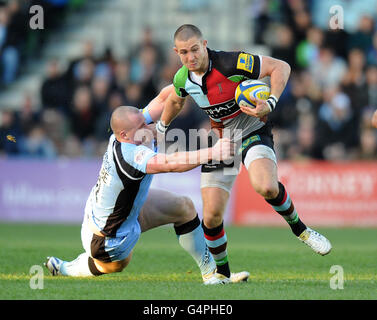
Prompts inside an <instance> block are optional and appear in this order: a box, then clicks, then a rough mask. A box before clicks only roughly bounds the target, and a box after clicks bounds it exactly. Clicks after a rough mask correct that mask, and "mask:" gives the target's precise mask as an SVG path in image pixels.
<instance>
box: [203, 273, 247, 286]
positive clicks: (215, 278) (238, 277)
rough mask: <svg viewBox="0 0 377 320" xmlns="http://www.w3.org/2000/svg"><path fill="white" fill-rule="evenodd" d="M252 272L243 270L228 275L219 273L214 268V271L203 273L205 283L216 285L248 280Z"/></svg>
mask: <svg viewBox="0 0 377 320" xmlns="http://www.w3.org/2000/svg"><path fill="white" fill-rule="evenodd" d="M249 276H250V273H249V272H247V271H241V272H237V273H231V274H230V277H229V278H228V277H226V276H224V275H223V274H221V273H217V272H216V270H214V271H213V272H212V273H209V274H206V275H203V283H204V285H216V284H228V283H238V282H246V281H247V280H248V279H249Z"/></svg>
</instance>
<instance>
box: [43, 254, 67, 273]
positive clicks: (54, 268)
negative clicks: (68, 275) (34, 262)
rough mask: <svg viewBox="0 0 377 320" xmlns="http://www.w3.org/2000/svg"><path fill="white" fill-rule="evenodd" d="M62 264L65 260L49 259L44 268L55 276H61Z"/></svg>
mask: <svg viewBox="0 0 377 320" xmlns="http://www.w3.org/2000/svg"><path fill="white" fill-rule="evenodd" d="M62 263H63V260H60V259H59V258H55V257H47V260H46V262H45V263H44V266H45V267H46V268H47V269H48V271H50V273H51V274H52V275H53V276H61V275H62V274H61V273H60V266H61V264H62Z"/></svg>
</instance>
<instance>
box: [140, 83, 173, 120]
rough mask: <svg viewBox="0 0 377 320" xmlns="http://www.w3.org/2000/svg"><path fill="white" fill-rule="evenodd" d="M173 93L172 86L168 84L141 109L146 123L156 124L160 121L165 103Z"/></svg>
mask: <svg viewBox="0 0 377 320" xmlns="http://www.w3.org/2000/svg"><path fill="white" fill-rule="evenodd" d="M173 91H174V86H173V84H170V85H168V86H166V87H164V88H162V90H161V91H160V93H159V94H158V95H157V96H156V97H155V98H154V99H153V100H152V101H151V102H149V104H148V105H147V106H146V107H145V108H144V109H143V114H144V117H145V119H146V123H147V124H149V123H152V122H157V120H159V119H160V117H161V114H162V110H163V109H164V107H165V102H166V100H167V98H168V97H169V95H170V94H171V93H172V92H173Z"/></svg>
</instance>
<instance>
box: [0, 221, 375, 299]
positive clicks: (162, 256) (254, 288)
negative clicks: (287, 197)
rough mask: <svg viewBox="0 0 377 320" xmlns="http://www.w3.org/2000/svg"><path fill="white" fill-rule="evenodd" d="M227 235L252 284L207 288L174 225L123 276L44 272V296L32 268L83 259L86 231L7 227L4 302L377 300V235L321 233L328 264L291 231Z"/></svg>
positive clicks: (237, 267) (243, 230) (146, 244)
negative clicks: (328, 248) (340, 277)
mask: <svg viewBox="0 0 377 320" xmlns="http://www.w3.org/2000/svg"><path fill="white" fill-rule="evenodd" d="M226 230H227V235H228V253H229V259H230V267H231V269H232V270H233V271H241V270H247V271H249V272H250V273H251V277H250V279H249V282H247V283H240V284H232V285H226V286H215V287H207V286H204V285H203V284H202V281H201V277H200V274H199V269H198V268H197V266H196V265H195V264H194V261H193V260H192V259H191V257H190V256H189V255H188V254H187V253H186V252H185V251H183V249H182V248H181V247H180V246H179V244H178V242H177V239H176V236H175V233H174V230H173V228H172V227H170V226H167V227H161V228H158V229H155V230H151V231H148V232H146V233H144V234H142V236H141V239H140V241H139V243H138V244H137V245H136V248H135V250H134V255H133V259H132V261H131V263H130V265H129V266H128V267H127V268H126V269H125V270H124V271H123V272H121V273H116V274H111V275H104V276H101V277H96V278H90V279H88V278H68V277H52V276H49V275H48V272H47V270H45V269H44V280H43V289H42V290H40V289H31V288H30V279H31V277H32V275H31V274H30V268H31V267H32V266H33V265H40V266H42V264H43V262H44V259H45V257H46V256H49V255H54V256H57V257H59V258H62V259H64V260H72V259H74V258H76V257H77V255H78V254H80V253H81V252H82V251H83V249H82V247H81V240H80V226H77V225H70V226H67V225H37V224H4V223H2V224H1V225H0V244H1V247H0V288H1V290H0V299H3V300H4V299H5V300H8V299H27V300H28V299H73V300H76V299H126V300H132V299H138V300H150V299H160V300H175V299H180V300H182V299H183V300H186V299H187V300H208V299H210V300H217V299H226V300H234V299H237V300H239V299H241V300H244V299H247V300H253V299H262V300H264V299H278V300H281V299H290V300H291V299H299V300H301V299H310V300H324V299H326V300H338V299H377V290H376V288H377V229H356V228H355V229H350V228H339V229H329V228H318V230H319V231H320V232H323V234H325V235H326V236H327V237H328V238H329V239H330V240H331V242H332V245H333V250H332V252H331V253H330V254H329V255H327V256H324V257H322V256H319V255H317V254H315V253H314V252H313V251H312V250H311V249H310V248H309V247H307V246H305V245H304V244H302V243H301V242H299V241H298V240H297V239H296V237H294V236H293V234H292V233H291V232H290V230H289V228H288V227H287V228H251V227H234V226H228V227H227V228H226ZM333 265H340V266H341V267H342V268H343V270H344V289H337V290H334V289H331V287H330V279H331V278H332V277H333V276H334V275H336V274H334V273H330V268H331V266H333ZM43 268H44V267H43ZM336 283H338V282H336Z"/></svg>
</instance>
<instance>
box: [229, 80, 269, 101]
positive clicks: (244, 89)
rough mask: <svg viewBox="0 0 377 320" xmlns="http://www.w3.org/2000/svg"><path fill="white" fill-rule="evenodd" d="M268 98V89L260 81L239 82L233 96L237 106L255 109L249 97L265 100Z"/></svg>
mask: <svg viewBox="0 0 377 320" xmlns="http://www.w3.org/2000/svg"><path fill="white" fill-rule="evenodd" d="M269 96H270V87H269V86H268V85H267V84H266V83H264V82H263V81H260V80H245V81H243V82H241V83H240V84H239V85H238V86H237V88H236V92H235V94H234V98H235V100H236V102H237V104H238V105H239V106H243V107H250V108H255V104H254V103H253V102H252V101H251V99H250V97H254V98H258V99H262V100H267V99H268V97H269Z"/></svg>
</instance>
